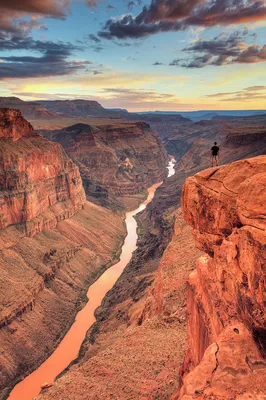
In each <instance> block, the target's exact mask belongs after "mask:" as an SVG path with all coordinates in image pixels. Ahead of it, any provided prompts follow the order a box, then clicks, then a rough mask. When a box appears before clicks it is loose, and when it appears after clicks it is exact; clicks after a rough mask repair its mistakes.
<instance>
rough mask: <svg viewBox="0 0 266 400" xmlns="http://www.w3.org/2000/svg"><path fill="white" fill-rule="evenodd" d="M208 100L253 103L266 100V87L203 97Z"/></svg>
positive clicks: (247, 88)
mask: <svg viewBox="0 0 266 400" xmlns="http://www.w3.org/2000/svg"><path fill="white" fill-rule="evenodd" d="M203 97H205V98H207V99H217V100H219V101H223V102H230V101H237V102H239V101H243V102H252V101H254V100H257V99H263V100H265V97H266V86H249V87H246V88H244V89H242V90H238V91H235V92H221V93H214V94H209V95H205V96H203Z"/></svg>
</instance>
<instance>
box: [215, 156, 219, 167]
mask: <svg viewBox="0 0 266 400" xmlns="http://www.w3.org/2000/svg"><path fill="white" fill-rule="evenodd" d="M215 160H216V166H217V167H218V164H219V158H218V156H216V157H215Z"/></svg>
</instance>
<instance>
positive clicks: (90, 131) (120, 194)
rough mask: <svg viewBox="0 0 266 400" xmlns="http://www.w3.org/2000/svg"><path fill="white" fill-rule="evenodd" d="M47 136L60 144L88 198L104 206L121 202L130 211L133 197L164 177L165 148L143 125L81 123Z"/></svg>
mask: <svg viewBox="0 0 266 400" xmlns="http://www.w3.org/2000/svg"><path fill="white" fill-rule="evenodd" d="M46 136H47V137H49V139H51V140H53V141H56V142H59V143H60V144H61V145H62V146H63V147H64V149H65V150H66V152H67V153H68V155H69V156H70V157H71V158H72V159H73V160H74V161H75V163H76V164H77V165H78V166H79V169H80V172H81V176H82V180H83V185H84V188H85V191H86V195H87V197H88V198H93V199H94V201H95V200H97V201H98V202H99V203H100V204H102V205H104V206H106V205H107V206H108V205H109V206H112V205H114V207H115V204H116V203H119V202H121V203H128V206H129V208H131V209H132V208H133V207H135V206H136V204H137V202H135V203H134V202H133V200H132V199H134V196H135V195H137V194H139V193H141V192H143V191H144V190H145V189H146V188H147V187H149V186H151V185H152V184H154V183H157V182H159V181H161V180H163V178H164V177H165V176H166V169H165V166H166V160H167V156H166V151H165V149H164V146H163V144H162V142H161V140H160V138H159V136H158V134H157V133H155V132H154V131H152V130H151V129H150V127H149V125H148V124H146V123H144V122H136V123H135V122H128V123H123V124H120V125H119V123H117V124H115V123H114V124H113V125H106V126H104V125H102V126H91V125H86V124H81V123H80V124H76V125H73V126H70V127H68V128H64V129H62V130H59V131H50V132H48V133H46ZM126 198H128V199H127V201H126V200H125V199H126ZM130 198H131V202H130Z"/></svg>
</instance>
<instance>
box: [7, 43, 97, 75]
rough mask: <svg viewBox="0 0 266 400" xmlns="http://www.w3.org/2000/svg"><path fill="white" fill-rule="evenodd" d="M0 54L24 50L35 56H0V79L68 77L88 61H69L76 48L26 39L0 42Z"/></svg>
mask: <svg viewBox="0 0 266 400" xmlns="http://www.w3.org/2000/svg"><path fill="white" fill-rule="evenodd" d="M0 50H28V51H31V52H33V53H36V52H37V53H39V55H37V56H35V55H30V56H21V55H19V56H13V55H12V56H2V57H1V60H2V62H1V63H0V79H1V80H2V79H7V78H28V77H42V76H56V75H69V74H73V73H75V72H77V71H78V70H80V69H83V68H84V67H85V66H86V65H88V64H91V62H90V61H73V60H71V59H70V56H71V55H72V53H73V52H74V51H75V50H80V47H78V46H75V45H73V44H71V43H64V42H58V43H55V42H51V41H46V42H44V41H40V40H34V39H32V38H30V37H26V38H19V37H13V38H11V39H10V40H6V39H0Z"/></svg>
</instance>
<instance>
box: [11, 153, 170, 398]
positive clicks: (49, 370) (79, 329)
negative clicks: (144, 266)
mask: <svg viewBox="0 0 266 400" xmlns="http://www.w3.org/2000/svg"><path fill="white" fill-rule="evenodd" d="M174 165H175V159H174V158H173V157H170V161H169V164H168V167H167V168H168V177H170V176H172V175H174V174H175V169H174ZM161 184H162V182H160V183H157V184H155V185H153V186H151V187H150V188H149V189H148V197H147V199H146V200H145V201H144V202H143V203H142V204H141V205H140V206H139V208H137V209H136V210H134V211H131V212H128V213H127V214H126V220H125V222H126V227H127V232H128V234H127V237H126V239H125V242H124V245H123V247H122V253H121V256H120V261H119V262H118V263H117V264H115V265H113V266H112V267H111V268H109V269H108V270H107V271H105V272H104V273H103V274H102V275H101V276H100V278H99V279H98V280H97V281H96V282H95V283H94V284H92V285H91V286H90V288H89V290H88V293H87V297H88V299H89V301H88V302H87V303H86V305H85V307H84V308H83V309H82V310H81V311H80V312H79V313H78V314H77V315H76V319H75V321H74V323H73V325H72V326H71V328H70V329H69V331H68V333H67V334H66V335H65V337H64V338H63V340H62V341H61V343H60V344H59V346H58V347H57V348H56V350H55V351H54V353H53V354H52V355H51V356H50V357H49V358H48V359H47V360H46V361H45V362H44V363H43V364H41V366H40V367H39V368H37V369H36V370H35V371H34V372H32V373H31V374H30V375H28V376H27V377H26V378H25V379H24V380H22V381H21V382H20V383H18V384H17V385H16V386H15V388H14V389H13V390H12V392H11V393H10V396H9V398H8V400H32V398H34V397H36V396H38V394H39V393H40V391H41V387H42V385H43V384H44V383H45V382H48V383H51V382H54V380H55V378H56V377H57V375H59V374H60V373H61V372H62V371H63V370H64V369H65V368H67V366H68V365H69V364H70V363H71V361H73V360H75V359H76V358H77V356H78V354H79V350H80V347H81V345H82V342H83V340H84V339H85V336H86V332H87V331H88V330H89V328H90V327H91V326H92V325H93V323H94V322H95V317H94V311H95V309H96V308H97V307H99V306H100V304H101V302H102V300H103V298H104V296H105V295H106V293H107V292H108V291H109V290H110V289H111V288H112V287H113V286H114V284H115V282H116V281H117V279H118V278H119V276H120V275H121V274H122V272H123V270H124V268H125V267H126V265H127V264H128V263H129V261H130V259H131V257H132V253H133V252H134V251H135V250H136V248H137V239H138V235H137V222H136V220H135V218H134V216H135V215H136V214H138V213H139V212H141V211H143V210H144V209H145V208H146V206H147V205H148V204H149V203H150V202H151V201H152V200H153V197H154V194H155V191H156V189H157V188H158V187H159V186H160V185H161Z"/></svg>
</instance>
